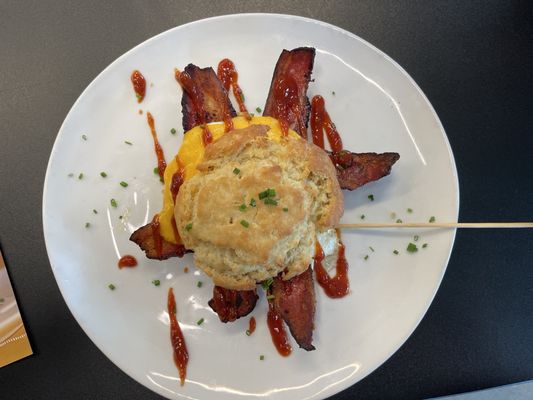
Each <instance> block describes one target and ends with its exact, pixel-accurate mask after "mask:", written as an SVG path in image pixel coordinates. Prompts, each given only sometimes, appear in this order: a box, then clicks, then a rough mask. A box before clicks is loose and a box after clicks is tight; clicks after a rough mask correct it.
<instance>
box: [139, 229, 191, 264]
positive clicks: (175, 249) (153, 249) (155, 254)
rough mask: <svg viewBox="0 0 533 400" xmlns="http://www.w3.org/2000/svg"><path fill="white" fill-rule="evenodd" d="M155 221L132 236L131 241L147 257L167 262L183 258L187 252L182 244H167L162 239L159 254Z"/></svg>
mask: <svg viewBox="0 0 533 400" xmlns="http://www.w3.org/2000/svg"><path fill="white" fill-rule="evenodd" d="M152 224H153V221H152V222H150V223H149V224H147V225H144V226H141V227H140V228H139V229H137V230H136V231H135V232H133V233H132V234H131V236H130V240H131V241H132V242H135V243H136V244H137V245H139V247H140V248H141V250H143V251H144V252H145V253H146V257H148V258H152V259H156V260H166V259H167V258H170V257H183V255H184V254H185V253H188V252H189V250H187V249H186V248H185V247H184V246H183V245H182V244H174V243H170V242H167V241H166V240H165V239H163V238H161V249H160V250H161V251H160V252H159V250H158V246H157V243H156V239H155V238H154V234H153V228H152Z"/></svg>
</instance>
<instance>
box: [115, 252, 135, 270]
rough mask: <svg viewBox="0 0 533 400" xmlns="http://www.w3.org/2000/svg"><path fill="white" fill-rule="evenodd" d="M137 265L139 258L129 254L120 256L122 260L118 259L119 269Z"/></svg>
mask: <svg viewBox="0 0 533 400" xmlns="http://www.w3.org/2000/svg"><path fill="white" fill-rule="evenodd" d="M136 266H137V260H136V259H135V257H133V256H130V255H128V254H127V255H125V256H122V257H121V258H120V260H118V267H119V269H122V268H132V267H136Z"/></svg>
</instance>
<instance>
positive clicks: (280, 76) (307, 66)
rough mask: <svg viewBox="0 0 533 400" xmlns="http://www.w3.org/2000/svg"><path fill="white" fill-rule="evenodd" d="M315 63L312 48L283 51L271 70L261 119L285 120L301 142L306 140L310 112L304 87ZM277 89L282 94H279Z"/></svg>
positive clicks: (306, 85)
mask: <svg viewBox="0 0 533 400" xmlns="http://www.w3.org/2000/svg"><path fill="white" fill-rule="evenodd" d="M314 61H315V49H314V48H312V47H299V48H296V49H293V50H291V51H288V50H283V51H282V52H281V54H280V56H279V59H278V62H277V63H276V68H275V69H274V75H273V76H272V82H271V83H270V90H269V92H268V98H267V101H266V104H265V108H264V111H263V115H264V116H267V117H274V118H277V119H279V120H285V122H286V123H287V124H288V127H289V128H291V129H293V130H294V131H296V132H297V133H298V134H299V135H300V136H302V137H304V138H306V137H307V122H308V121H309V113H310V112H311V104H310V103H309V99H308V98H307V87H308V86H309V81H310V80H311V73H312V72H313V64H314ZM280 89H283V90H282V91H281V92H280ZM291 92H292V93H291Z"/></svg>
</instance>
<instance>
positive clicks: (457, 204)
mask: <svg viewBox="0 0 533 400" xmlns="http://www.w3.org/2000/svg"><path fill="white" fill-rule="evenodd" d="M239 18H282V19H289V20H290V19H295V20H299V21H302V22H305V23H310V24H315V25H320V26H323V27H325V28H328V29H332V30H333V31H336V32H339V33H340V34H342V35H345V36H348V37H349V38H350V39H352V40H356V41H358V42H360V43H361V44H363V45H365V46H367V47H368V48H370V49H371V50H372V51H374V52H376V53H377V54H380V55H382V56H383V58H384V59H385V60H386V61H387V62H389V63H391V64H392V66H393V67H394V68H395V69H397V70H398V71H399V72H400V73H401V74H402V75H403V76H404V77H405V78H407V80H408V81H409V83H410V84H411V86H412V87H413V88H414V89H415V90H416V92H417V94H418V95H419V96H421V100H423V102H424V103H425V106H426V107H428V110H429V111H430V113H431V115H432V117H433V119H434V121H435V122H436V129H438V130H439V131H440V133H441V135H442V137H443V139H444V144H445V147H446V150H447V155H448V157H449V160H450V166H451V172H452V177H453V182H452V183H453V186H454V191H455V196H454V208H455V210H456V212H455V216H454V217H453V219H454V220H455V222H457V221H458V217H459V213H460V186H459V177H458V172H457V164H456V162H455V157H454V153H453V150H452V147H451V145H450V142H449V139H448V136H447V134H446V131H445V129H444V126H443V124H442V122H441V120H440V118H439V117H438V115H437V113H436V111H435V109H434V107H433V105H432V103H431V102H430V101H429V99H428V98H427V96H426V95H425V93H424V92H423V91H422V89H421V88H420V87H419V85H418V84H417V83H416V81H415V80H414V79H413V78H412V77H411V75H410V74H409V73H408V72H407V71H406V70H405V69H404V68H403V67H402V66H401V65H400V64H399V63H398V62H396V61H395V60H394V59H393V58H391V57H390V56H389V55H388V54H387V53H385V52H384V51H383V50H381V49H379V48H378V47H376V46H374V45H373V44H371V43H370V42H368V41H366V40H365V39H363V38H361V37H360V36H358V35H356V34H354V33H352V32H350V31H348V30H346V29H344V28H341V27H339V26H336V25H333V24H331V23H329V22H325V21H322V20H318V19H313V18H309V17H303V16H299V15H292V14H283V13H235V14H224V15H218V16H212V17H208V18H203V19H199V20H194V21H190V22H187V23H185V24H182V25H178V26H174V27H172V28H169V29H167V30H165V31H163V32H160V33H158V34H156V35H154V36H151V37H149V38H148V39H146V40H144V41H142V42H141V43H139V44H137V45H135V46H134V47H132V48H131V49H129V50H127V51H126V52H124V53H122V54H121V55H120V56H119V57H117V58H115V59H114V60H113V61H112V62H111V63H109V64H108V65H107V66H106V67H105V68H104V69H103V70H102V71H100V72H99V73H98V74H97V75H96V76H95V77H94V78H93V79H92V80H91V82H90V83H89V84H88V85H87V86H86V87H85V89H84V90H83V91H82V92H81V93H80V94H79V96H78V97H77V99H76V101H75V102H74V103H73V105H72V106H71V107H70V108H69V110H68V112H67V114H66V116H65V118H64V120H63V122H62V123H61V126H60V127H59V130H58V132H57V134H56V137H55V139H54V144H53V146H52V149H51V151H50V156H49V159H48V163H47V166H46V173H45V178H44V183H43V190H42V207H41V216H42V226H43V236H44V241H45V247H46V252H47V256H48V261H49V263H50V267H51V269H52V272H53V274H54V279H55V281H56V284H57V286H58V288H59V291H60V293H61V296H62V298H63V301H64V302H65V304H66V305H67V308H68V310H69V311H70V313H71V315H72V316H73V317H74V319H75V320H76V322H77V323H78V325H79V326H80V327H81V328H82V330H83V332H84V333H85V335H87V336H88V337H89V339H90V340H91V342H92V344H93V345H95V346H96V347H97V348H98V350H100V351H101V352H102V354H103V355H104V356H105V357H106V358H107V359H109V360H110V361H111V362H112V363H113V364H114V365H115V366H116V367H117V368H118V369H119V370H121V371H122V372H125V373H126V374H127V375H128V376H129V378H131V379H133V380H134V381H136V382H137V383H138V384H141V385H142V386H144V387H146V388H147V389H149V390H151V391H153V392H156V393H158V394H160V395H162V396H165V392H164V391H162V390H161V391H160V390H157V389H156V388H155V387H148V386H147V385H145V384H144V383H142V382H140V381H138V380H137V379H135V378H133V376H132V373H131V370H130V369H129V368H127V367H121V366H119V365H118V362H119V360H115V358H114V357H113V356H111V355H110V354H108V353H107V352H105V351H104V350H103V349H102V348H101V347H100V345H99V344H97V343H96V342H95V341H94V340H93V338H92V336H91V335H89V333H88V329H87V327H86V326H85V324H84V323H82V322H81V321H80V319H78V317H77V316H76V314H75V313H74V311H73V310H72V308H71V305H70V304H69V302H67V300H66V297H65V289H64V287H63V286H62V285H61V284H60V280H58V276H57V275H56V273H57V269H56V267H55V266H54V265H53V263H52V259H51V255H50V251H49V248H50V244H49V242H48V240H49V239H47V234H46V232H47V231H48V228H47V226H48V223H47V221H46V218H45V217H46V214H47V211H46V209H47V202H46V199H47V197H48V195H47V193H48V189H47V188H48V187H49V184H48V181H49V180H51V179H52V178H51V177H50V175H51V173H50V167H51V164H52V162H53V159H54V158H55V157H56V154H57V152H58V147H59V144H58V143H59V140H60V136H61V135H62V132H63V130H64V128H65V125H66V123H67V120H69V116H70V114H71V112H72V111H73V110H74V109H75V108H76V107H77V106H78V103H80V102H81V101H82V99H83V98H84V97H85V96H86V93H87V92H89V91H90V90H91V89H92V87H93V86H94V85H95V84H96V83H97V81H99V79H100V77H101V76H102V75H104V74H105V73H107V71H108V70H109V69H111V68H113V67H114V66H115V65H116V64H119V63H120V62H121V61H122V60H123V59H124V58H127V57H128V56H129V55H130V54H131V53H133V52H135V51H136V50H137V49H138V48H140V47H144V46H147V45H149V44H150V43H151V42H152V41H156V40H158V39H160V38H161V37H163V36H166V35H170V34H172V33H173V32H175V31H179V30H183V29H187V28H188V27H190V26H193V25H198V24H205V23H209V22H211V21H218V20H228V19H239ZM456 235H457V228H453V230H452V232H451V237H450V247H449V250H448V252H447V253H448V254H447V256H446V260H445V261H444V266H443V268H442V271H441V273H440V275H439V277H438V281H437V282H435V286H434V288H433V290H432V295H431V298H428V299H427V301H426V304H425V305H424V311H423V313H421V315H420V316H419V317H418V319H417V320H416V322H415V323H414V324H413V326H412V329H410V330H408V331H407V333H406V334H405V335H404V336H403V337H402V338H401V339H400V340H399V342H400V344H399V345H398V346H397V348H396V349H395V350H394V351H393V352H392V353H391V354H389V355H388V356H387V357H386V358H385V359H384V360H383V361H382V362H381V363H380V364H379V365H377V366H375V367H374V368H369V370H368V371H366V373H363V374H361V375H359V376H358V379H357V380H356V381H355V382H353V381H349V382H347V381H348V380H345V381H342V382H340V383H338V384H336V385H332V387H330V388H329V389H325V390H323V391H319V392H317V393H315V394H313V395H311V397H309V398H310V399H311V398H312V399H318V398H320V399H325V398H328V397H330V396H332V395H335V394H337V393H340V392H342V391H343V390H346V389H347V388H349V387H351V386H353V385H355V384H357V383H359V382H361V381H362V380H363V379H365V378H366V377H368V376H369V375H370V374H372V373H373V372H375V371H376V370H377V369H379V368H381V367H382V366H383V365H384V364H385V363H386V362H387V361H388V360H389V359H390V358H391V357H392V356H393V355H394V354H396V353H397V352H398V351H399V350H400V349H401V348H402V347H403V346H404V345H405V343H406V342H407V340H408V339H409V338H410V337H411V335H412V334H413V333H414V331H415V330H416V329H417V328H418V326H419V325H420V323H421V322H422V320H423V318H424V317H425V316H426V314H427V312H428V310H429V308H430V307H431V305H432V303H433V301H434V299H435V296H436V294H437V292H438V290H439V288H440V287H441V284H442V280H443V278H444V274H445V273H446V270H447V268H448V265H449V262H450V258H451V255H452V252H453V249H454V246H455V239H456ZM177 395H178V396H179V397H180V398H182V397H183V396H182V395H181V394H180V393H177ZM324 395H325V396H326V397H324ZM165 397H166V396H165Z"/></svg>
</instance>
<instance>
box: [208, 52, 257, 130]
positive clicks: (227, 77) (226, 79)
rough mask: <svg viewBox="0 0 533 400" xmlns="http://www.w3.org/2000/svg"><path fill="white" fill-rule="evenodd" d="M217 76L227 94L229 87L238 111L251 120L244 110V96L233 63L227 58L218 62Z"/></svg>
mask: <svg viewBox="0 0 533 400" xmlns="http://www.w3.org/2000/svg"><path fill="white" fill-rule="evenodd" d="M217 76H218V79H219V80H220V82H222V86H224V89H226V91H227V92H229V89H230V86H231V88H232V90H233V95H234V96H235V99H236V100H237V103H238V104H239V110H240V111H241V112H242V113H244V116H245V117H246V119H248V120H250V119H252V117H251V116H250V114H249V113H248V110H247V109H246V105H245V104H244V94H243V92H242V89H241V87H240V86H239V82H238V81H239V74H237V70H236V69H235V64H234V63H233V61H231V60H230V59H229V58H225V59H223V60H222V61H220V62H219V63H218V68H217Z"/></svg>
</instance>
